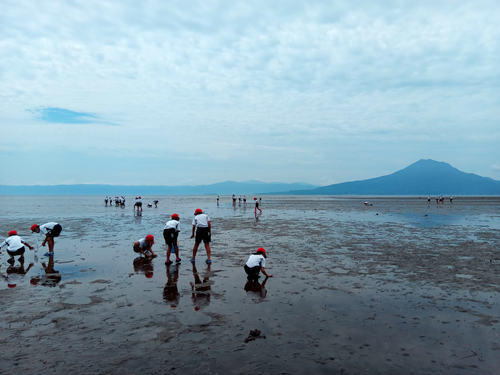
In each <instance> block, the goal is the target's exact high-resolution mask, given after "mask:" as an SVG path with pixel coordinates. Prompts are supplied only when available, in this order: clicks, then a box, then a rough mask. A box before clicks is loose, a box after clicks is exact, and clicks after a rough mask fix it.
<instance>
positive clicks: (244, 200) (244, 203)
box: [243, 195, 247, 206]
mask: <svg viewBox="0 0 500 375" xmlns="http://www.w3.org/2000/svg"><path fill="white" fill-rule="evenodd" d="M246 205H247V196H246V195H244V196H243V206H246Z"/></svg>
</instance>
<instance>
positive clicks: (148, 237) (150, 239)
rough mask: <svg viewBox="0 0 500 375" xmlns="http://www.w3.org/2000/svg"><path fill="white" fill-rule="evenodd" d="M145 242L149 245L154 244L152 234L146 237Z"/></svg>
mask: <svg viewBox="0 0 500 375" xmlns="http://www.w3.org/2000/svg"><path fill="white" fill-rule="evenodd" d="M146 241H148V242H149V243H150V244H154V243H155V238H154V236H153V235H152V234H148V235H147V236H146Z"/></svg>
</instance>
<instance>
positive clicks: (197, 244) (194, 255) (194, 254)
mask: <svg viewBox="0 0 500 375" xmlns="http://www.w3.org/2000/svg"><path fill="white" fill-rule="evenodd" d="M199 245H200V244H199V243H196V242H195V244H194V246H193V259H194V258H196V253H197V252H198V246H199Z"/></svg>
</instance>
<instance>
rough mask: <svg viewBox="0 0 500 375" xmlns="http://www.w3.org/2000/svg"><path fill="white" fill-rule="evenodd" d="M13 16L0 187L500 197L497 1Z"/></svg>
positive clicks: (8, 11)
mask: <svg viewBox="0 0 500 375" xmlns="http://www.w3.org/2000/svg"><path fill="white" fill-rule="evenodd" d="M0 8H1V9H2V11H1V12H0V140H1V142H0V184H4V185H55V184H123V185H200V184H211V183H216V182H221V181H227V180H232V181H247V180H260V181H264V182H307V183H311V184H315V185H329V184H334V183H340V182H346V181H354V180H364V179H367V178H373V177H378V176H382V175H387V174H390V173H393V172H396V171H398V170H400V169H403V168H405V167H407V166H408V165H410V164H412V163H414V162H416V161H418V160H420V159H434V160H437V161H444V162H447V163H449V164H451V165H452V166H453V167H456V168H458V169H460V170H462V171H464V172H469V173H476V174H479V175H481V176H485V177H491V178H493V179H496V180H500V146H499V145H500V26H499V22H498V20H499V19H500V1H498V0H493V1H482V0H474V1H436V0H433V1H426V0H422V1H386V0H381V1H372V0H369V1H362V0H359V1H318V0H308V1H294V0H272V1H268V0H266V1H260V0H254V1H252V0H247V1H238V0H226V1H222V0H221V1H215V0H199V1H191V0H185V1H174V0H172V1H165V0H158V1H155V0H145V1H125V0H116V1H107V0H99V1H93V0H82V1H77V0H61V1H59V0H44V1H34V0H30V1H23V0H12V1H11V0H0Z"/></svg>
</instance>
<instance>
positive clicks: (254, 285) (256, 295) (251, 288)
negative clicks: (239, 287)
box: [244, 276, 269, 303]
mask: <svg viewBox="0 0 500 375" xmlns="http://www.w3.org/2000/svg"><path fill="white" fill-rule="evenodd" d="M247 279H248V281H247V283H246V284H245V288H244V289H245V291H246V292H247V296H248V297H250V298H252V301H254V302H255V303H259V302H262V301H263V300H264V299H265V298H266V296H267V290H266V283H267V280H269V278H268V277H266V278H265V280H264V282H263V283H262V284H261V283H259V279H258V278H251V277H250V276H247Z"/></svg>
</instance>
